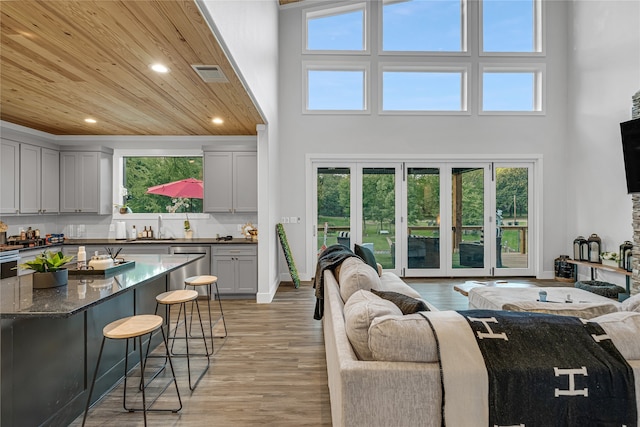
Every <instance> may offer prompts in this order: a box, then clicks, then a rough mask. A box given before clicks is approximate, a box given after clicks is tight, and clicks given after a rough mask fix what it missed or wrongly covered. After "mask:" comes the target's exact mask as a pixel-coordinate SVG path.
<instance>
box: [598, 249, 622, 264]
mask: <svg viewBox="0 0 640 427" xmlns="http://www.w3.org/2000/svg"><path fill="white" fill-rule="evenodd" d="M600 259H601V260H602V264H603V265H608V266H609V267H618V253H617V252H602V253H601V254H600Z"/></svg>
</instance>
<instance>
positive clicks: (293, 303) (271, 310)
mask: <svg viewBox="0 0 640 427" xmlns="http://www.w3.org/2000/svg"><path fill="white" fill-rule="evenodd" d="M465 280H466V279H460V278H458V279H440V278H439V279H407V280H406V281H407V283H409V284H410V285H411V286H412V287H414V288H415V289H416V290H418V292H420V294H421V295H422V296H423V297H424V298H425V299H427V300H429V301H430V302H431V303H433V304H434V305H435V306H436V307H438V308H440V309H455V310H460V309H466V308H467V298H466V297H464V296H462V295H460V294H458V293H457V292H455V291H453V286H454V285H455V284H457V283H462V282H464V281H465ZM509 280H513V281H516V280H515V279H509ZM517 281H526V282H535V283H538V284H541V285H544V286H559V285H563V284H560V283H559V282H553V281H544V282H540V281H535V280H532V279H518V280H517ZM565 285H566V284H565ZM313 295H314V294H313V289H312V288H311V284H310V283H309V282H303V283H302V285H301V287H300V288H299V289H295V288H293V286H292V285H290V284H282V285H280V288H279V289H278V292H277V294H276V296H275V298H274V300H273V302H272V303H271V304H256V303H255V301H254V300H224V301H223V308H224V312H225V319H226V321H227V327H228V332H229V334H228V337H227V338H226V339H221V338H218V339H216V345H217V347H216V353H215V356H214V357H213V358H212V359H211V366H210V368H209V370H208V371H207V373H206V374H205V375H204V377H203V378H202V380H201V381H200V383H199V384H198V386H197V388H196V389H195V391H193V392H190V391H189V388H188V386H187V373H186V360H185V359H184V358H175V359H174V365H175V367H176V370H177V376H178V384H179V388H180V392H181V396H182V403H183V409H182V410H181V411H180V412H179V413H177V414H174V413H170V412H157V413H150V414H149V416H148V424H149V425H156V426H193V427H196V426H197V427H199V426H205V425H207V426H209V425H211V426H258V425H260V426H285V427H286V426H318V427H320V426H330V425H331V409H330V404H329V390H328V387H327V373H326V363H325V353H324V343H323V337H322V322H320V321H317V320H314V319H313V309H314V306H315V298H314V296H313ZM219 326H220V324H218V327H217V328H216V331H217V332H218V333H219V332H220V328H219ZM107 344H108V343H107ZM194 345H195V344H194ZM191 349H192V350H194V348H193V345H192V346H191ZM201 349H202V345H201V346H200V347H199V348H196V349H195V351H198V350H201ZM155 360H158V361H159V360H161V359H155ZM151 363H154V362H150V369H151ZM156 363H159V362H156ZM194 365H195V366H192V368H193V370H194V371H196V370H198V369H202V368H204V366H205V364H204V359H200V360H199V361H197V362H194ZM152 392H153V389H152V388H150V389H149V394H151V393H152ZM128 393H129V392H128ZM175 401H176V394H175V389H172V388H169V389H167V391H165V393H164V394H163V395H162V397H161V398H160V399H159V400H158V402H157V403H156V405H157V407H167V405H169V406H171V404H172V403H174V402H175ZM81 423H82V416H80V417H79V418H78V419H76V420H75V421H74V422H73V423H72V424H71V425H72V426H79V425H81ZM87 425H89V426H119V427H121V426H127V427H128V426H142V425H143V416H142V413H138V412H136V413H128V412H126V411H125V410H123V408H122V385H119V386H118V387H116V388H115V389H114V390H113V391H112V392H111V393H109V394H108V395H107V396H106V397H105V398H104V399H103V400H102V401H100V402H98V404H96V405H95V406H94V407H93V408H92V409H91V410H90V411H89V417H88V420H87Z"/></svg>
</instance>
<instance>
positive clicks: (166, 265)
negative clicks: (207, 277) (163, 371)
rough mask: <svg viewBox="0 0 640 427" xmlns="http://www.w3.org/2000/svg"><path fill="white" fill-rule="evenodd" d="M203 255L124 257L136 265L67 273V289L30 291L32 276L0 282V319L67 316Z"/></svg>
mask: <svg viewBox="0 0 640 427" xmlns="http://www.w3.org/2000/svg"><path fill="white" fill-rule="evenodd" d="M200 258H202V255H164V254H162V255H127V256H126V260H127V261H131V260H132V261H135V266H133V267H131V268H127V269H125V270H121V271H119V272H117V273H118V274H115V275H108V276H102V275H87V276H80V275H73V274H69V281H68V284H67V285H66V286H60V287H58V288H51V289H33V284H32V280H33V279H32V274H26V275H23V276H18V277H10V278H7V279H2V280H0V318H2V319H16V318H28V317H69V316H71V315H73V314H75V313H78V312H81V311H83V310H86V309H87V308H89V307H92V306H94V305H97V304H100V303H101V302H104V301H106V300H108V299H111V298H113V297H115V296H116V295H118V294H121V293H123V292H127V291H130V290H131V289H134V288H135V287H137V286H141V285H144V284H145V283H148V282H149V281H151V280H153V279H155V278H157V277H160V276H162V275H165V274H168V273H169V272H171V271H173V270H176V269H178V268H180V267H182V266H184V265H186V264H189V263H191V262H193V261H196V260H198V259H200Z"/></svg>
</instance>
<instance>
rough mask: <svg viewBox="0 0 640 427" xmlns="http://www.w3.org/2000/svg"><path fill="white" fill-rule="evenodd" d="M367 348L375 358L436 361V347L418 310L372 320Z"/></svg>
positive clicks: (434, 340)
mask: <svg viewBox="0 0 640 427" xmlns="http://www.w3.org/2000/svg"><path fill="white" fill-rule="evenodd" d="M369 349H370V350H371V354H372V356H373V358H374V359H375V360H380V361H388V362H437V361H438V349H437V345H436V339H435V337H434V336H433V332H432V331H431V327H430V326H429V323H428V322H427V321H426V320H425V318H424V317H422V316H421V315H420V314H419V313H415V314H408V315H406V316H399V315H390V316H382V317H377V318H375V319H373V321H372V322H371V327H369Z"/></svg>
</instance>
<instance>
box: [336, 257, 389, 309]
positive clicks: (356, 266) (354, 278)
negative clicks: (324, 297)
mask: <svg viewBox="0 0 640 427" xmlns="http://www.w3.org/2000/svg"><path fill="white" fill-rule="evenodd" d="M338 282H339V283H340V296H341V297H342V301H344V302H345V303H346V302H347V301H348V300H349V297H351V295H353V294H354V293H355V292H357V291H359V290H360V289H365V290H367V291H368V290H371V289H380V286H381V284H380V277H378V272H377V271H376V270H374V269H373V268H371V267H370V266H368V265H367V264H365V263H364V261H362V260H361V259H360V258H357V257H350V258H347V259H345V260H344V261H343V262H342V265H341V266H340V280H339V281H338Z"/></svg>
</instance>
